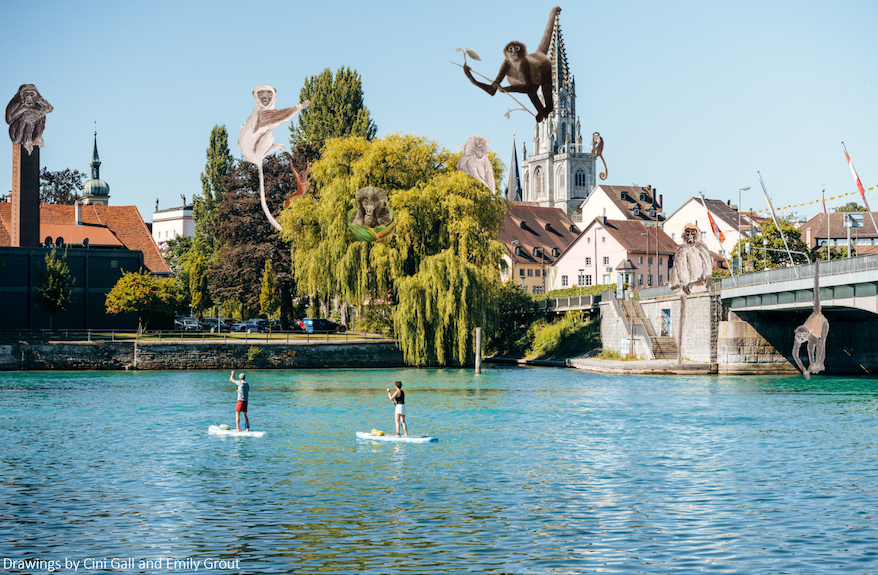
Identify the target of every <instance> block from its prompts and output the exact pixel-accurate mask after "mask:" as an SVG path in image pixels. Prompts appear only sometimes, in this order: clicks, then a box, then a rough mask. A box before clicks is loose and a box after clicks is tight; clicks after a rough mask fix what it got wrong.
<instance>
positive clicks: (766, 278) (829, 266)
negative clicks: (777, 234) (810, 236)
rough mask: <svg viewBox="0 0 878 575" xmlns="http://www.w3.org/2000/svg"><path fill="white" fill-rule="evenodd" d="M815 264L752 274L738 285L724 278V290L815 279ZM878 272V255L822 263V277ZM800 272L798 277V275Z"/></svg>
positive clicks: (746, 275)
mask: <svg viewBox="0 0 878 575" xmlns="http://www.w3.org/2000/svg"><path fill="white" fill-rule="evenodd" d="M814 266H815V264H802V265H798V266H796V268H797V269H795V270H794V269H793V268H792V267H788V268H777V269H773V270H765V271H761V272H751V273H747V274H741V275H738V276H737V278H736V279H737V280H738V282H737V285H735V283H734V282H733V281H732V278H723V280H722V289H732V288H735V287H745V286H755V285H765V284H772V283H780V282H787V281H794V280H797V279H807V278H813V277H814ZM872 270H878V254H867V255H864V256H857V257H853V258H844V259H838V260H829V261H823V260H821V261H820V276H821V277H828V276H835V275H842V274H849V273H855V272H865V271H872ZM796 271H798V275H797V274H796Z"/></svg>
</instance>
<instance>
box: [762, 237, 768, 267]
mask: <svg viewBox="0 0 878 575" xmlns="http://www.w3.org/2000/svg"><path fill="white" fill-rule="evenodd" d="M762 245H763V246H764V247H765V251H764V252H762V253H763V254H765V255H764V256H763V262H762V270H763V271H765V270H768V238H762Z"/></svg>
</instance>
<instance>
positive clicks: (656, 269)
mask: <svg viewBox="0 0 878 575" xmlns="http://www.w3.org/2000/svg"><path fill="white" fill-rule="evenodd" d="M676 251H677V244H675V243H674V242H673V240H671V238H670V237H669V236H668V235H667V234H666V233H665V232H663V231H662V230H661V229H658V228H656V227H654V226H653V227H647V226H646V225H644V223H643V222H639V221H633V220H610V219H607V218H604V217H600V218H594V219H593V220H592V221H591V222H590V223H589V224H588V225H587V226H586V227H585V229H584V230H583V231H582V233H581V234H580V235H579V237H578V238H576V240H575V241H574V242H573V243H572V244H571V245H570V246H568V248H567V249H566V250H565V251H564V252H563V253H562V254H561V256H560V257H559V258H558V261H557V262H555V264H554V269H553V271H552V275H551V279H552V281H551V284H550V288H549V289H550V290H555V289H565V288H569V287H577V286H592V285H605V284H615V283H616V281H617V277H618V276H619V275H620V274H621V276H622V281H623V282H625V283H631V284H634V285H635V286H637V287H641V288H643V287H650V286H654V285H662V284H665V283H667V281H668V270H669V269H670V268H671V267H673V265H674V262H673V256H674V254H675V253H676ZM632 267H633V269H631V268H632ZM619 268H623V271H617V270H618V269H619ZM580 270H582V271H580Z"/></svg>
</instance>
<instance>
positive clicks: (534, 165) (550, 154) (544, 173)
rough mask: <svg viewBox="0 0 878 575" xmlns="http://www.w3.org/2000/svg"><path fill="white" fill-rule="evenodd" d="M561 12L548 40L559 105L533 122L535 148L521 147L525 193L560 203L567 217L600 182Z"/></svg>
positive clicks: (542, 201)
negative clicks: (581, 122) (581, 114)
mask: <svg viewBox="0 0 878 575" xmlns="http://www.w3.org/2000/svg"><path fill="white" fill-rule="evenodd" d="M559 18H560V16H556V18H555V29H554V31H553V33H552V40H551V43H550V44H549V51H548V54H547V56H548V58H549V60H550V61H551V62H552V87H553V90H552V92H553V98H554V101H555V106H554V110H553V111H552V113H551V115H550V116H549V117H548V118H547V119H546V120H544V121H542V122H540V123H538V124H534V140H533V153H532V154H531V155H530V157H528V155H527V149H526V148H525V147H524V146H523V147H522V158H521V164H522V168H521V170H522V174H521V177H522V181H523V185H522V199H523V200H524V201H526V202H535V203H536V204H537V205H539V206H540V207H545V208H560V209H562V210H564V212H565V213H566V214H567V216H568V217H570V216H571V215H572V214H573V211H574V210H575V209H576V206H578V205H579V204H580V203H581V202H582V200H583V199H584V198H586V197H588V195H589V193H591V191H592V189H594V184H595V158H594V156H593V155H592V153H591V137H590V136H587V137H586V138H583V136H582V133H581V129H580V125H579V118H577V116H576V82H575V81H574V79H573V76H572V75H571V74H570V69H569V67H568V65H567V52H566V50H565V49H564V40H563V38H562V37H561V24H560V20H559Z"/></svg>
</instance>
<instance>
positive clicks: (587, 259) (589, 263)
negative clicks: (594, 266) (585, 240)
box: [585, 258, 591, 266]
mask: <svg viewBox="0 0 878 575" xmlns="http://www.w3.org/2000/svg"><path fill="white" fill-rule="evenodd" d="M585 265H587V266H590V265H591V258H585Z"/></svg>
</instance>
